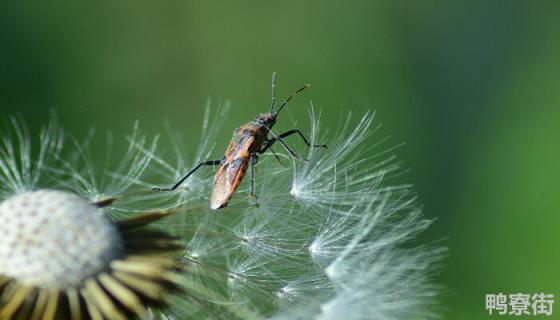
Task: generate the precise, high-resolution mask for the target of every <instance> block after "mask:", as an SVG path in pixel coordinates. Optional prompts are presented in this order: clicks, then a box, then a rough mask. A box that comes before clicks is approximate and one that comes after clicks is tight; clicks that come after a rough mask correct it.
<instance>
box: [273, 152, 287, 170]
mask: <svg viewBox="0 0 560 320" xmlns="http://www.w3.org/2000/svg"><path fill="white" fill-rule="evenodd" d="M270 153H272V155H273V156H274V158H276V160H277V161H278V163H280V165H281V166H282V167H284V168H285V167H286V165H285V164H284V162H282V159H280V156H279V155H278V153H276V152H274V150H273V149H272V148H270Z"/></svg>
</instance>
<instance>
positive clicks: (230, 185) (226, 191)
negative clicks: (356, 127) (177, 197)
mask: <svg viewBox="0 0 560 320" xmlns="http://www.w3.org/2000/svg"><path fill="white" fill-rule="evenodd" d="M308 87H309V84H307V85H305V86H303V87H301V88H299V89H298V90H296V91H294V93H292V94H291V95H290V96H289V97H288V98H287V99H286V100H285V101H284V102H283V103H282V104H281V105H280V107H279V108H278V109H275V102H276V73H273V74H272V103H271V105H270V112H268V113H264V114H261V115H259V116H258V117H257V118H256V119H255V120H253V121H251V122H249V123H247V124H245V125H243V126H241V127H239V128H237V129H235V131H234V133H233V138H232V139H231V142H230V143H229V146H228V148H227V150H226V152H225V154H224V157H223V158H222V159H220V160H207V161H203V162H201V163H199V164H198V165H197V166H196V167H194V168H193V169H192V170H191V171H189V172H188V173H187V174H186V175H185V176H183V177H182V178H181V179H180V180H179V181H178V182H177V183H175V185H173V186H172V187H171V188H168V189H161V188H154V189H153V190H154V191H173V190H176V189H177V188H178V187H179V186H180V185H181V184H182V183H183V182H185V180H187V179H188V178H189V177H190V176H191V175H192V174H193V173H194V172H195V171H197V170H198V169H200V168H201V167H202V166H218V165H219V168H218V170H217V172H216V175H215V176H214V185H213V187H212V194H211V196H210V208H211V209H212V210H218V209H221V208H224V207H226V206H227V205H228V203H229V201H230V200H231V198H232V197H233V194H234V193H235V191H236V190H237V188H238V187H239V184H240V183H241V181H242V180H243V178H244V177H245V174H246V173H247V170H248V169H250V174H251V189H250V194H251V196H253V197H255V165H256V164H257V162H258V160H259V155H260V154H262V153H264V152H266V151H268V150H269V149H270V148H271V147H272V146H273V145H274V144H275V143H276V142H279V143H280V144H281V145H282V146H283V147H284V148H285V149H286V151H288V153H290V154H291V155H292V156H293V157H295V158H296V159H299V160H302V161H307V160H306V159H304V158H301V157H300V156H298V155H297V154H296V153H295V152H294V151H293V150H292V149H291V148H290V147H289V146H288V144H287V143H286V142H285V141H284V138H286V137H288V136H291V135H294V134H297V135H299V136H300V137H301V139H302V140H303V142H305V144H306V145H307V146H308V147H311V143H310V142H309V141H308V140H307V139H306V138H305V136H304V135H303V133H302V132H301V131H300V130H298V129H293V130H289V131H287V132H284V133H282V134H280V135H276V134H275V133H274V132H272V127H273V126H274V124H276V118H277V117H278V113H280V111H282V109H283V108H284V107H286V106H287V105H288V103H289V102H290V100H292V98H293V97H295V96H296V95H297V94H298V93H300V92H302V91H303V90H305V89H307V88H308ZM269 135H270V137H269ZM313 147H316V148H326V147H327V146H326V145H323V144H321V145H313ZM270 150H271V149H270ZM271 151H272V150H271ZM273 153H274V152H273ZM274 155H275V156H277V155H276V154H275V153H274Z"/></svg>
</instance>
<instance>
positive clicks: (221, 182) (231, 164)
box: [210, 137, 254, 210]
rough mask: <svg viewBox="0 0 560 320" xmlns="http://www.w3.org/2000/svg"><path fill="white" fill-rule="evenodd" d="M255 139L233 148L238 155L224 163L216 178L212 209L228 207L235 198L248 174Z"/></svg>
mask: <svg viewBox="0 0 560 320" xmlns="http://www.w3.org/2000/svg"><path fill="white" fill-rule="evenodd" d="M253 141H254V138H253V137H251V138H250V139H247V140H246V141H245V142H244V143H243V144H242V145H234V146H231V148H235V149H236V153H234V155H233V156H232V157H230V158H226V161H224V163H222V165H221V166H220V168H219V169H218V172H216V176H215V177H214V186H213V188H212V195H211V197H210V208H211V209H212V210H217V209H220V208H223V207H225V206H227V204H228V202H229V200H230V199H231V197H232V196H233V193H234V192H235V190H237V187H239V184H240V183H241V180H242V179H243V177H244V176H245V173H246V172H247V167H248V165H249V159H250V152H249V146H251V144H252V143H253Z"/></svg>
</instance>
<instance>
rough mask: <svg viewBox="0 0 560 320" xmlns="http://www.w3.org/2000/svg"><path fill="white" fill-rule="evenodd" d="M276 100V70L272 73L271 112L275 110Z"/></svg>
mask: <svg viewBox="0 0 560 320" xmlns="http://www.w3.org/2000/svg"><path fill="white" fill-rule="evenodd" d="M275 102H276V71H274V72H273V73H272V103H271V104H270V113H273V112H274V103H275Z"/></svg>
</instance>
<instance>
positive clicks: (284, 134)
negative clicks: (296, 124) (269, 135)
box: [278, 129, 327, 148]
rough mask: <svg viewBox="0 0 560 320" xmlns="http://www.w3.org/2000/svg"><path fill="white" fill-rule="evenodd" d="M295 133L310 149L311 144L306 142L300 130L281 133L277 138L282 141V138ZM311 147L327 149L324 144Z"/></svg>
mask: <svg viewBox="0 0 560 320" xmlns="http://www.w3.org/2000/svg"><path fill="white" fill-rule="evenodd" d="M296 133H297V134H299V136H300V137H301V139H302V140H303V142H305V144H306V145H307V146H308V147H311V143H309V141H308V140H307V138H305V136H304V135H303V133H302V132H301V131H300V130H298V129H294V130H290V131H286V132H284V133H282V134H281V135H279V136H278V138H281V139H282V138H286V137H289V136H291V135H293V134H296ZM313 147H315V148H327V145H326V144H314V145H313Z"/></svg>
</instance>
